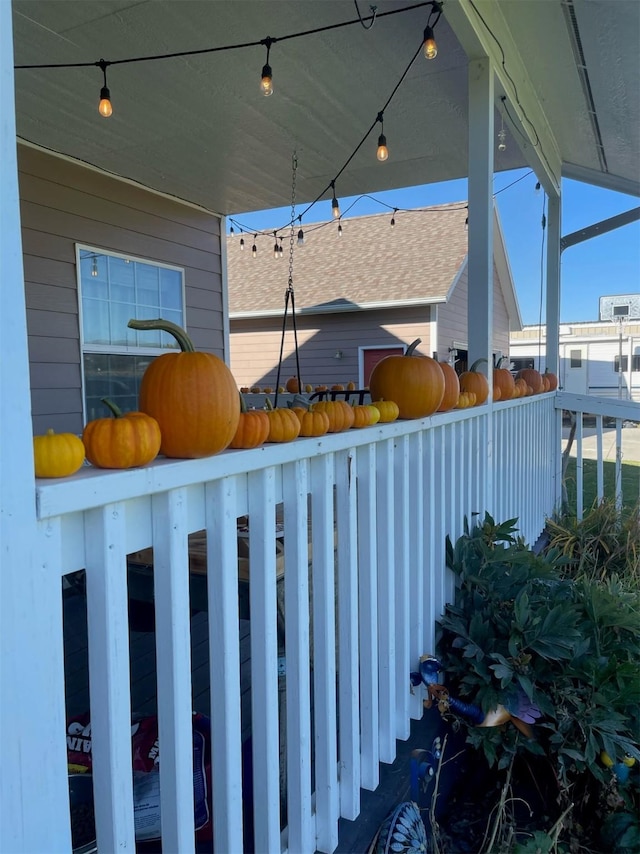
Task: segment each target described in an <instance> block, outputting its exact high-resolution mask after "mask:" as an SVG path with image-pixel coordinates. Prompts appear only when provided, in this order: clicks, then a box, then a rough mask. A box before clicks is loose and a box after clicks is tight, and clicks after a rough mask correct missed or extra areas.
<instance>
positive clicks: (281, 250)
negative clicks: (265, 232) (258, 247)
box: [278, 238, 284, 258]
mask: <svg viewBox="0 0 640 854" xmlns="http://www.w3.org/2000/svg"><path fill="white" fill-rule="evenodd" d="M283 255H284V249H283V248H282V238H280V246H278V258H282V256H283Z"/></svg>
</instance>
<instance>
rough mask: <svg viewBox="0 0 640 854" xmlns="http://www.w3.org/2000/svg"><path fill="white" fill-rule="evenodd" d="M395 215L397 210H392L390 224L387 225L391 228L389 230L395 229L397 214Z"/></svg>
mask: <svg viewBox="0 0 640 854" xmlns="http://www.w3.org/2000/svg"><path fill="white" fill-rule="evenodd" d="M397 213H398V208H394V209H393V215H392V217H391V222H390V223H389V225H390V226H391V228H395V227H396V214H397Z"/></svg>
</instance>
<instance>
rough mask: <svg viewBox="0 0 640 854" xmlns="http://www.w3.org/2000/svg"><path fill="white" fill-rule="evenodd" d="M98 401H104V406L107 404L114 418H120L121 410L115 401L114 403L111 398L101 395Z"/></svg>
mask: <svg viewBox="0 0 640 854" xmlns="http://www.w3.org/2000/svg"><path fill="white" fill-rule="evenodd" d="M100 403H104V405H105V406H108V407H109V409H110V410H111V414H112V415H113V416H114V417H115V418H122V410H121V409H120V407H119V406H118V404H117V403H114V402H113V401H112V400H109V398H108V397H101V398H100Z"/></svg>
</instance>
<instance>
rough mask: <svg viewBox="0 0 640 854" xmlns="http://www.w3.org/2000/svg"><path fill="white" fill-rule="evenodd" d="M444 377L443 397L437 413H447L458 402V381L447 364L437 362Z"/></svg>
mask: <svg viewBox="0 0 640 854" xmlns="http://www.w3.org/2000/svg"><path fill="white" fill-rule="evenodd" d="M438 364H439V365H440V370H441V371H442V373H443V375H444V395H443V397H442V400H441V402H440V406H439V407H438V412H447V411H448V410H449V409H453V407H454V406H455V405H456V404H457V402H458V397H459V396H460V380H459V379H458V375H457V374H456V372H455V371H454V369H453V368H452V366H451V365H450V364H449V363H448V362H438Z"/></svg>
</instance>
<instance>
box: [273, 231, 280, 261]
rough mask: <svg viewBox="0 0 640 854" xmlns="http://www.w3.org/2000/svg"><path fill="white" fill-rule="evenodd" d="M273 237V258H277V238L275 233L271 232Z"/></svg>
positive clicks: (278, 254)
mask: <svg viewBox="0 0 640 854" xmlns="http://www.w3.org/2000/svg"><path fill="white" fill-rule="evenodd" d="M273 237H274V240H275V243H274V244H273V257H274V258H279V257H280V253H279V252H278V236H277V235H276V233H275V231H274V232H273Z"/></svg>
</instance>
